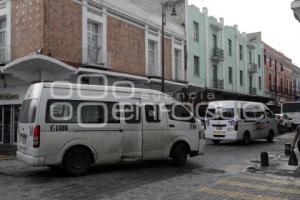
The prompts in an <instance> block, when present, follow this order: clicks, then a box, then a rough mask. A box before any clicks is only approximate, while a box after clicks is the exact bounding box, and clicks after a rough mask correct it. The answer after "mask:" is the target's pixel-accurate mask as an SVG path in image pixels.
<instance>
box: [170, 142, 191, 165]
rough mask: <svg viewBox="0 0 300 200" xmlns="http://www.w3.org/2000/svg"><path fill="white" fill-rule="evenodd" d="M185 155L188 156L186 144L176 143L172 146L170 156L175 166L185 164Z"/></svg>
mask: <svg viewBox="0 0 300 200" xmlns="http://www.w3.org/2000/svg"><path fill="white" fill-rule="evenodd" d="M187 156H188V149H187V147H186V145H184V144H177V145H176V146H174V147H173V149H172V152H171V158H172V160H173V163H174V165H175V166H177V167H181V166H184V165H186V161H187Z"/></svg>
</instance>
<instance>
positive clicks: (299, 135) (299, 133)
mask: <svg viewBox="0 0 300 200" xmlns="http://www.w3.org/2000/svg"><path fill="white" fill-rule="evenodd" d="M297 142H298V143H297ZM296 143H297V146H298V150H299V152H300V126H298V127H297V128H296V135H295V138H294V141H293V143H292V149H295V148H296Z"/></svg>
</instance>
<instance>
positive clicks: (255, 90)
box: [249, 87, 257, 95]
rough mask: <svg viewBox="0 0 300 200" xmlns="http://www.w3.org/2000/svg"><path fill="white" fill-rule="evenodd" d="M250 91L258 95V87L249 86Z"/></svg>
mask: <svg viewBox="0 0 300 200" xmlns="http://www.w3.org/2000/svg"><path fill="white" fill-rule="evenodd" d="M249 93H250V94H252V95H257V89H256V88H253V87H250V88H249Z"/></svg>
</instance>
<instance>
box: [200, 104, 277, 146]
mask: <svg viewBox="0 0 300 200" xmlns="http://www.w3.org/2000/svg"><path fill="white" fill-rule="evenodd" d="M205 122H206V130H205V138H206V139H210V140H212V141H213V142H214V143H215V144H218V143H220V142H221V141H243V143H244V144H245V145H248V144H249V143H250V141H251V140H256V139H266V140H267V141H268V142H273V138H274V136H276V135H277V122H276V119H275V115H274V114H273V113H272V111H271V110H270V109H269V108H268V107H267V106H266V105H265V104H262V103H256V102H246V101H215V102H210V103H209V105H208V108H207V111H206V117H205Z"/></svg>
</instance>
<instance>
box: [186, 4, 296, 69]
mask: <svg viewBox="0 0 300 200" xmlns="http://www.w3.org/2000/svg"><path fill="white" fill-rule="evenodd" d="M292 1H293V0H189V4H194V5H196V6H198V7H199V8H201V10H202V7H204V6H205V7H207V8H208V14H209V15H211V16H214V17H216V18H220V17H223V18H224V20H225V25H230V26H231V25H235V24H237V25H238V27H239V30H240V32H246V33H251V32H259V31H261V32H262V40H263V41H264V42H266V43H267V44H269V45H270V46H272V47H273V48H275V49H277V50H279V51H281V52H283V53H284V54H285V55H286V56H288V57H289V58H291V59H292V60H293V62H294V64H296V65H298V66H299V67H300V22H298V21H297V20H296V18H295V17H294V13H293V11H292V10H291V2H292Z"/></svg>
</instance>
